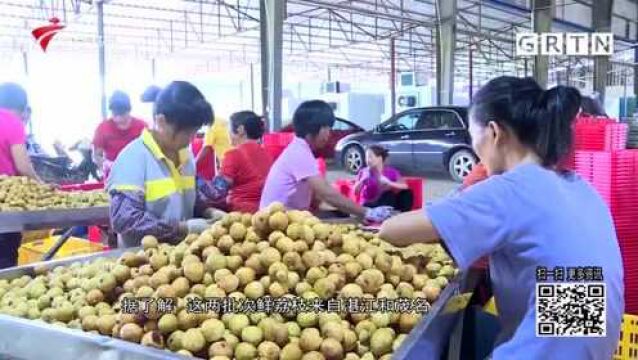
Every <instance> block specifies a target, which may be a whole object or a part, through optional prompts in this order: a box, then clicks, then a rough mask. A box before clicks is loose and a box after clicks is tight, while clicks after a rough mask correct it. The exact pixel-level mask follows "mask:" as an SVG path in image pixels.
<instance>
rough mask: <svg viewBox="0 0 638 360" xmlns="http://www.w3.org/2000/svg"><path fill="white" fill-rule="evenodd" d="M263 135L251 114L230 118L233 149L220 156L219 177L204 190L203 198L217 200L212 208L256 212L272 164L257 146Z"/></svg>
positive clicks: (267, 155)
mask: <svg viewBox="0 0 638 360" xmlns="http://www.w3.org/2000/svg"><path fill="white" fill-rule="evenodd" d="M263 135H264V122H263V120H262V118H260V117H259V116H258V115H257V114H255V113H254V112H252V111H241V112H238V113H235V114H233V115H231V117H230V137H231V142H232V144H233V146H234V148H232V149H231V150H229V151H228V152H226V154H224V159H223V160H222V164H221V169H220V171H219V175H218V176H216V177H215V178H214V179H213V181H212V184H211V186H208V191H210V193H209V195H207V196H209V198H213V199H219V200H220V201H219V203H216V204H215V207H218V208H221V209H223V210H227V211H240V212H247V213H254V212H256V211H257V210H258V209H259V201H260V200H261V192H262V190H263V188H264V183H265V181H266V176H267V175H268V172H269V171H270V167H271V166H272V162H273V160H272V158H271V157H270V155H269V154H268V153H267V152H266V151H265V150H264V148H263V147H261V145H260V144H258V143H257V141H258V140H259V139H261V137H262V136H263Z"/></svg>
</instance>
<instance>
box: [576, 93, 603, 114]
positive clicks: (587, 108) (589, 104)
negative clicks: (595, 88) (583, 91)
mask: <svg viewBox="0 0 638 360" xmlns="http://www.w3.org/2000/svg"><path fill="white" fill-rule="evenodd" d="M580 108H581V109H582V111H583V112H584V113H585V114H589V115H593V116H607V114H606V113H605V110H604V109H603V106H602V105H601V104H600V102H599V101H598V99H595V98H593V97H590V96H583V97H582V99H581V100H580Z"/></svg>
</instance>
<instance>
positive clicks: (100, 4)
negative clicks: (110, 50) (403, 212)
mask: <svg viewBox="0 0 638 360" xmlns="http://www.w3.org/2000/svg"><path fill="white" fill-rule="evenodd" d="M95 5H96V8H97V51H98V63H99V67H100V69H99V71H100V72H99V76H100V110H101V111H102V119H106V118H107V116H108V114H107V113H106V56H105V51H104V1H102V0H99V1H97V2H96V3H95Z"/></svg>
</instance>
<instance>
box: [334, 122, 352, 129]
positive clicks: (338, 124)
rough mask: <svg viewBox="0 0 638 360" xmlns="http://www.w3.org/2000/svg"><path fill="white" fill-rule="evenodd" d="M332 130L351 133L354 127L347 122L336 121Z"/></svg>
mask: <svg viewBox="0 0 638 360" xmlns="http://www.w3.org/2000/svg"><path fill="white" fill-rule="evenodd" d="M332 130H340V131H349V130H352V126H350V124H348V123H347V122H345V121H339V120H337V121H335V124H334V125H333V126H332Z"/></svg>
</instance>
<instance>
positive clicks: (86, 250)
mask: <svg viewBox="0 0 638 360" xmlns="http://www.w3.org/2000/svg"><path fill="white" fill-rule="evenodd" d="M59 238H60V237H59V236H52V237H49V238H46V239H43V240H36V241H32V242H30V243H27V244H24V245H22V246H20V249H19V250H18V265H25V264H29V263H33V262H38V261H41V260H42V255H44V254H45V253H46V252H47V251H48V250H49V249H51V247H52V246H53V245H54V244H55V242H56V241H57V240H58V239H59ZM103 250H104V245H102V244H98V243H92V242H90V241H87V240H84V239H82V238H76V237H71V238H69V239H68V240H67V241H66V243H64V245H62V247H61V248H60V249H58V251H57V253H56V254H55V256H54V259H60V258H64V257H69V256H76V255H84V254H91V253H96V252H100V251H103Z"/></svg>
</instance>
